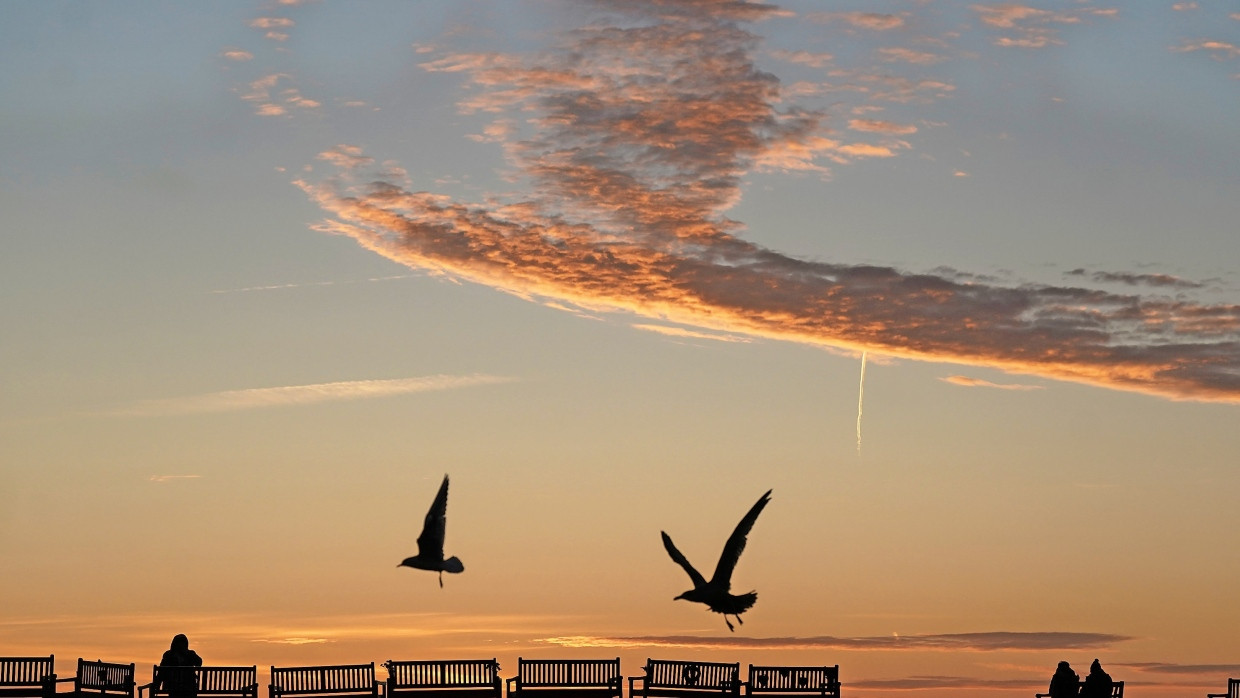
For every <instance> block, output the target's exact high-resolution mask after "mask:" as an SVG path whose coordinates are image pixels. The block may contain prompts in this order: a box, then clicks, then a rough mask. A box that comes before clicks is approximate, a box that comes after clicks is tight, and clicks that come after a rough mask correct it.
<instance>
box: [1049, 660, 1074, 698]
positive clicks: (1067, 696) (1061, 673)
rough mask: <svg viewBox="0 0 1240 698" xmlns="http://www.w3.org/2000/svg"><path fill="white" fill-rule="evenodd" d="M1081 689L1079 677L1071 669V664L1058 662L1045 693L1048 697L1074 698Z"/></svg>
mask: <svg viewBox="0 0 1240 698" xmlns="http://www.w3.org/2000/svg"><path fill="white" fill-rule="evenodd" d="M1080 690H1081V677H1079V676H1077V675H1076V672H1075V671H1072V665H1070V664H1068V663H1067V662H1060V663H1059V666H1058V667H1057V668H1056V669H1055V675H1054V676H1052V677H1051V687H1050V691H1048V693H1047V695H1049V696H1050V698H1076V695H1077V693H1079V692H1080Z"/></svg>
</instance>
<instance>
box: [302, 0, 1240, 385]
mask: <svg viewBox="0 0 1240 698" xmlns="http://www.w3.org/2000/svg"><path fill="white" fill-rule="evenodd" d="M735 6H736V3H719V4H717V5H709V7H710V8H712V9H710V10H706V9H703V8H704V7H707V6H704V5H703V4H701V3H696V2H670V1H667V2H658V3H656V2H653V1H651V2H646V1H639V0H635V1H634V2H626V3H620V4H617V5H615V6H614V8H613V9H615V10H616V11H617V12H628V13H632V14H637V15H639V16H638V17H636V18H635V19H639V20H641V21H631V22H625V23H622V24H616V25H606V24H597V25H591V26H590V27H587V28H584V29H581V30H579V31H577V32H575V33H574V34H573V35H572V40H571V41H569V42H568V43H567V44H566V45H565V46H564V47H563V48H562V49H559V50H555V51H551V52H547V53H543V54H539V55H534V56H529V57H518V56H511V55H498V54H464V55H454V56H445V57H443V58H439V59H436V60H434V61H430V62H428V63H425V64H423V68H424V69H426V70H432V71H441V72H456V73H460V74H461V75H462V76H463V77H467V78H468V79H469V81H470V85H471V86H472V90H471V92H470V94H468V95H466V96H465V97H464V98H463V99H462V105H463V106H462V108H463V109H465V110H473V111H475V113H494V114H495V115H496V118H497V119H511V118H519V119H520V120H521V121H522V122H523V123H527V124H530V125H531V127H532V129H533V130H532V132H526V131H523V132H522V134H524V135H521V136H519V135H518V134H517V133H515V132H513V133H507V132H505V133H502V134H497V137H500V138H502V139H503V141H502V144H501V145H502V147H503V148H504V150H505V153H507V154H508V156H509V157H510V158H511V163H512V165H513V168H514V170H515V172H516V173H517V180H518V185H517V191H519V192H522V193H521V194H513V195H509V196H506V197H498V196H497V197H491V198H488V199H485V200H484V202H483V203H474V202H467V201H458V200H456V199H453V198H451V197H447V196H444V195H441V194H435V193H431V192H426V191H415V190H412V189H410V188H409V187H408V186H407V185H406V184H405V183H404V182H401V181H394V180H393V179H392V178H388V177H384V176H383V175H382V174H375V173H371V172H369V171H367V168H366V167H352V166H351V165H350V164H348V163H346V164H345V165H344V166H342V167H341V169H340V170H339V172H338V173H337V174H336V175H334V176H330V177H327V178H326V179H323V180H320V181H316V182H313V183H312V182H310V181H299V182H298V184H299V186H301V187H302V188H303V189H304V190H305V191H306V193H307V194H308V195H309V196H310V197H312V198H313V200H315V201H316V202H317V203H318V204H319V205H320V206H321V207H322V208H323V209H324V210H325V211H326V212H327V213H328V214H329V216H330V217H329V219H328V220H326V221H324V222H322V223H321V224H319V225H317V228H318V229H319V230H322V231H324V232H329V233H334V234H341V235H347V236H349V237H352V238H353V239H355V240H356V241H357V242H358V243H359V244H361V245H362V246H364V247H365V248H367V249H370V250H372V251H374V252H377V253H379V254H381V255H384V256H386V257H388V258H390V259H392V260H395V261H397V262H400V263H402V264H405V265H407V266H409V267H412V268H416V269H424V270H429V271H432V272H436V273H442V274H445V275H447V276H449V277H452V278H457V279H461V280H467V281H472V282H476V283H480V284H485V285H488V286H492V287H494V288H497V289H501V290H503V291H505V292H508V293H512V294H514V295H518V296H520V297H523V298H528V299H531V300H535V301H538V302H554V303H557V304H560V305H562V306H564V307H570V306H577V307H579V308H583V309H587V310H591V311H625V312H630V313H634V314H637V315H639V316H642V317H647V318H657V319H660V320H666V321H668V322H672V323H676V324H679V325H684V326H690V327H695V328H699V329H705V330H713V331H722V332H729V333H737V334H746V335H751V336H762V337H770V338H776V339H783V340H789V341H797V342H804V343H810V344H816V345H825V346H835V347H840V348H845V349H850V350H855V351H858V352H860V351H861V350H863V349H865V350H869V351H871V352H880V353H884V354H888V355H891V356H896V357H906V358H915V359H923V360H932V361H946V362H953V363H959V364H966V365H979V366H988V367H994V368H999V369H1002V370H1005V371H1008V372H1013V373H1025V374H1033V375H1038V376H1043V377H1048V378H1055V379H1061V380H1071V381H1078V382H1082V383H1089V384H1093V385H1099V386H1105V387H1109V388H1116V389H1123V390H1133V391H1140V392H1144V393H1148V394H1156V395H1161V396H1164V397H1169V398H1173V399H1199V400H1220V401H1230V402H1240V305H1236V304H1205V303H1200V302H1195V301H1193V300H1190V299H1187V298H1184V297H1179V296H1177V297H1174V298H1171V297H1165V296H1157V295H1148V296H1147V295H1138V294H1135V293H1111V292H1105V291H1100V290H1094V289H1085V288H1078V287H1074V286H1050V285H1039V284H1013V285H1003V284H1001V283H999V282H988V281H983V280H980V279H977V280H969V279H963V278H960V277H959V276H943V275H936V274H933V273H918V272H915V271H905V270H901V269H896V268H891V267H883V266H871V265H861V264H846V263H838V262H827V261H806V260H801V259H797V258H794V257H791V256H788V255H784V254H781V253H779V252H776V251H773V250H770V249H767V248H764V247H762V246H760V245H757V244H754V243H751V242H749V241H747V240H745V239H744V238H742V237H740V233H741V230H742V228H741V225H740V224H739V223H738V222H736V221H734V220H732V219H730V218H728V216H727V212H728V211H729V210H730V209H731V208H732V207H733V206H734V205H735V204H736V203H737V202H738V201H739V200H740V196H741V181H742V177H743V176H744V175H745V174H746V173H747V172H751V171H755V170H757V171H768V172H812V173H819V174H821V173H823V172H824V171H825V170H826V169H827V166H828V164H835V165H845V164H847V163H850V162H853V161H855V160H856V159H859V158H864V157H889V156H891V155H893V154H894V153H895V152H896V151H897V150H898V149H900V148H902V147H905V146H904V145H902V144H901V142H899V141H883V142H879V143H849V142H847V141H845V140H844V139H842V138H841V137H840V136H839V134H838V133H837V132H835V131H834V130H833V129H832V128H831V125H830V118H829V115H828V113H827V112H825V111H816V110H813V109H806V108H800V107H797V106H795V105H785V103H784V102H783V101H782V99H783V97H784V96H785V93H784V90H783V89H782V88H781V86H780V84H779V82H778V80H777V79H776V78H775V77H774V76H772V75H770V74H769V73H767V72H764V71H762V70H759V69H758V68H757V67H756V66H755V64H754V61H753V58H752V56H753V53H754V51H755V50H756V48H757V46H758V43H759V42H758V39H757V37H756V36H755V35H754V34H751V33H750V32H748V31H746V30H745V29H744V28H743V25H741V24H738V23H737V22H736V21H735V20H736V19H737V17H736V16H735V14H734V13H732V9H734V8H735ZM748 7H749V8H751V10H746V12H750V11H752V8H760V7H766V6H757V5H749V6H748ZM998 7H1000V8H1002V7H1008V9H1003V10H1000V9H994V10H993V12H992V13H991V14H988V15H985V16H986V18H987V19H988V20H989V21H991V22H993V23H994V24H995V25H996V26H1003V25H1004V24H1006V23H1018V22H1021V21H1025V20H1027V19H1028V18H1030V17H1041V16H1042V15H1040V14H1038V12H1039V11H1031V12H1030V11H1026V10H1018V9H1013V8H1011V7H1009V6H998ZM992 9H993V8H992ZM1026 9H1029V8H1026ZM716 10H717V11H716ZM1078 12H1084V10H1078ZM759 14H761V13H759ZM1046 21H1053V19H1046ZM1063 21H1067V20H1063ZM845 79H848V80H851V81H853V82H854V83H855V84H856V85H858V86H859V87H861V88H865V89H866V90H868V92H867V95H868V98H869V99H870V100H871V102H873V103H877V102H879V101H883V100H886V101H893V102H894V101H901V100H904V101H915V100H917V99H920V98H923V96H925V95H941V94H943V93H945V92H948V91H950V89H951V88H952V86H951V85H949V84H946V83H942V82H938V81H934V80H910V79H907V78H901V77H897V76H890V75H878V74H868V73H864V72H856V73H851V74H849V75H848V76H846V78H845ZM519 137H520V138H521V140H516V139H517V138H519ZM331 152H333V153H343V152H346V151H344V150H342V149H339V148H338V149H335V150H334V151H331ZM347 152H349V153H353V151H347ZM353 154H355V155H360V151H358V152H357V153H353ZM335 159H336V158H334V157H333V161H335ZM1177 290H1179V289H1177Z"/></svg>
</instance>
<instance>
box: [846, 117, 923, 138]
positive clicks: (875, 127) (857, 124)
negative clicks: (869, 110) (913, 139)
mask: <svg viewBox="0 0 1240 698" xmlns="http://www.w3.org/2000/svg"><path fill="white" fill-rule="evenodd" d="M848 128H850V129H852V130H854V131H864V132H866V133H889V134H894V135H900V136H904V135H908V134H911V133H917V127H916V126H913V125H912V124H896V123H892V122H890V121H879V120H876V119H852V120H850V121H849V122H848Z"/></svg>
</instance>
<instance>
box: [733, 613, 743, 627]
mask: <svg viewBox="0 0 1240 698" xmlns="http://www.w3.org/2000/svg"><path fill="white" fill-rule="evenodd" d="M733 615H735V616H736V622H737V623H740V624H741V625H744V624H745V621H743V620H741V614H739V613H734V614H733Z"/></svg>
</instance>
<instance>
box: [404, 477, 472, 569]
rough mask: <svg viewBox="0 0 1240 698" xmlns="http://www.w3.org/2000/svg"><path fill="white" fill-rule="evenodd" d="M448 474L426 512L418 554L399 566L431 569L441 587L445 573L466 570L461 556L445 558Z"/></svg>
mask: <svg viewBox="0 0 1240 698" xmlns="http://www.w3.org/2000/svg"><path fill="white" fill-rule="evenodd" d="M447 512H448V476H447V475H444V476H443V484H442V485H440V486H439V494H437V495H435V501H434V502H432V503H431V508H430V510H429V511H427V512H426V521H425V522H423V524H422V535H420V536H418V554H417V555H414V556H413V557H407V558H405V559H404V560H402V561H401V563H400V564H399V565H397V567H412V568H414V569H418V570H430V571H432V572H438V573H439V588H441V589H442V588H443V573H444V572H450V573H452V574H457V573H459V572H464V571H465V565H462V564H461V561H460V559H459V558H456V557H450V558H448V559H447V560H445V559H444V558H443V534H444V529H445V528H446V527H447V525H448V518H447Z"/></svg>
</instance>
